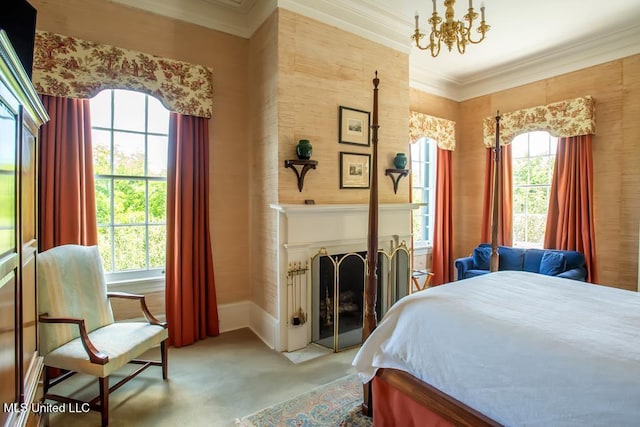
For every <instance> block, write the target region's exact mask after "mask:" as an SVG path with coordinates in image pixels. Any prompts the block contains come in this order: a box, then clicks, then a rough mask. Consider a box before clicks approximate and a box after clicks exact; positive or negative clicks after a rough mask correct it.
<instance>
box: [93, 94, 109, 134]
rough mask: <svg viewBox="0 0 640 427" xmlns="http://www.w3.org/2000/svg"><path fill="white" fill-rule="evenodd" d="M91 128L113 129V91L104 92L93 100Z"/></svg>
mask: <svg viewBox="0 0 640 427" xmlns="http://www.w3.org/2000/svg"><path fill="white" fill-rule="evenodd" d="M91 126H92V127H93V126H95V127H100V128H110V127H111V90H103V91H102V92H100V93H99V94H97V95H96V96H94V97H93V98H92V99H91Z"/></svg>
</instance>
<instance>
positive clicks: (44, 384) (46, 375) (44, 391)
mask: <svg viewBox="0 0 640 427" xmlns="http://www.w3.org/2000/svg"><path fill="white" fill-rule="evenodd" d="M49 380H50V373H49V367H48V366H45V367H44V376H43V378H42V396H43V398H42V400H44V396H46V395H47V392H48V391H49Z"/></svg>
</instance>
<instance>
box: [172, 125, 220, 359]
mask: <svg viewBox="0 0 640 427" xmlns="http://www.w3.org/2000/svg"><path fill="white" fill-rule="evenodd" d="M168 157H169V168H168V173H167V266H166V314H167V323H168V324H169V342H170V343H171V344H172V345H174V346H176V347H181V346H184V345H189V344H192V343H194V342H195V341H197V340H200V339H203V338H206V337H207V336H216V335H218V334H219V333H220V331H219V324H218V306H217V301H216V291H215V282H214V278H213V254H212V249H211V238H210V233H209V120H208V119H205V118H202V117H193V116H184V115H180V114H177V113H171V115H170V121H169V156H168Z"/></svg>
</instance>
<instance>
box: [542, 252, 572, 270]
mask: <svg viewBox="0 0 640 427" xmlns="http://www.w3.org/2000/svg"><path fill="white" fill-rule="evenodd" d="M566 263H567V262H566V260H565V258H564V255H563V254H561V253H560V252H545V253H544V255H542V260H541V261H540V274H546V275H547V276H557V275H558V274H560V273H562V272H563V271H564V270H565V265H566Z"/></svg>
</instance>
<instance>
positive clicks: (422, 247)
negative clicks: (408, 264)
mask: <svg viewBox="0 0 640 427" xmlns="http://www.w3.org/2000/svg"><path fill="white" fill-rule="evenodd" d="M431 252H433V246H432V245H431V244H429V243H422V244H414V246H413V253H414V255H424V254H428V253H431Z"/></svg>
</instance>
